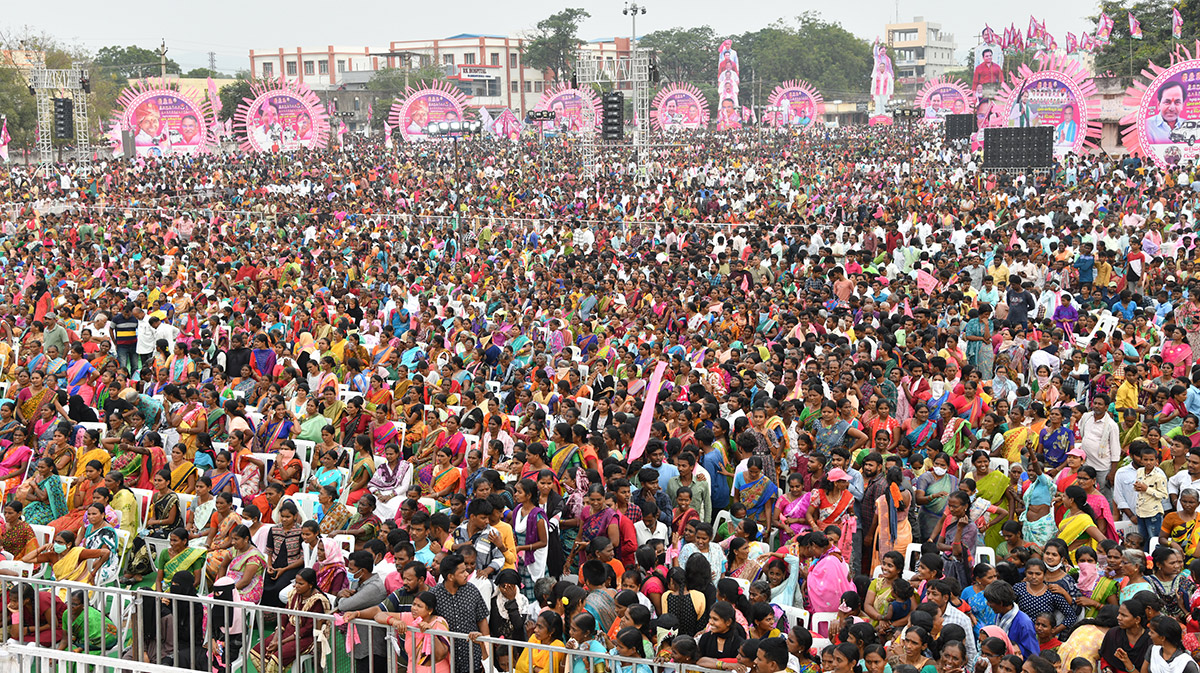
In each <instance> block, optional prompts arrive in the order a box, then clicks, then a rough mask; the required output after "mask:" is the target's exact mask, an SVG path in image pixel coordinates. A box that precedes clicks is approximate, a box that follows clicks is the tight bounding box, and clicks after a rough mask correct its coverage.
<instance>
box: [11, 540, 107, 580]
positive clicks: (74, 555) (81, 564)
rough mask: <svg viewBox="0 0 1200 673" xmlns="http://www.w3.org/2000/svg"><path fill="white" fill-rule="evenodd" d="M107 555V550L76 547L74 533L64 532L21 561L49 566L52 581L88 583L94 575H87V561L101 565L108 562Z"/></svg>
mask: <svg viewBox="0 0 1200 673" xmlns="http://www.w3.org/2000/svg"><path fill="white" fill-rule="evenodd" d="M109 555H110V554H109V552H108V550H107V549H86V548H84V547H80V546H77V545H76V544H75V533H73V532H71V531H69V530H65V531H63V532H61V533H59V534H58V535H56V536H54V541H53V542H51V543H50V544H45V545H42V546H41V547H38V548H37V549H36V550H34V551H32V552H30V553H28V554H26V555H25V556H23V557H22V558H21V561H23V562H25V563H49V564H51V568H52V570H53V572H54V579H55V580H57V581H59V582H90V581H91V580H92V579H94V575H93V576H89V575H88V565H87V562H88V560H89V559H96V563H97V564H102V563H103V562H104V561H106V560H108V557H109ZM85 578H86V579H85Z"/></svg>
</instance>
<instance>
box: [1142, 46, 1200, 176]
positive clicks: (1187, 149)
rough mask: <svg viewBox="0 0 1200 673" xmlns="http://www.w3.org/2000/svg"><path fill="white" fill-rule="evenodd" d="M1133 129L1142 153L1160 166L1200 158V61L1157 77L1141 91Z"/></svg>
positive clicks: (1192, 61) (1199, 159) (1176, 67)
mask: <svg viewBox="0 0 1200 673" xmlns="http://www.w3.org/2000/svg"><path fill="white" fill-rule="evenodd" d="M1127 102H1128V101H1127ZM1133 130H1134V133H1135V134H1136V136H1135V137H1136V139H1137V145H1138V146H1140V149H1141V154H1143V155H1147V156H1149V157H1151V158H1152V159H1153V160H1154V162H1155V163H1157V164H1158V165H1160V166H1174V165H1176V164H1184V163H1186V162H1188V161H1193V162H1197V161H1200V60H1187V61H1181V62H1179V63H1176V64H1175V65H1172V66H1171V67H1170V68H1166V69H1165V70H1162V71H1161V72H1159V73H1158V74H1157V76H1155V78H1154V79H1153V80H1152V81H1151V82H1150V84H1149V85H1147V86H1146V87H1145V90H1144V91H1143V92H1141V97H1140V99H1139V100H1138V105H1137V116H1136V118H1135V120H1134V127H1133Z"/></svg>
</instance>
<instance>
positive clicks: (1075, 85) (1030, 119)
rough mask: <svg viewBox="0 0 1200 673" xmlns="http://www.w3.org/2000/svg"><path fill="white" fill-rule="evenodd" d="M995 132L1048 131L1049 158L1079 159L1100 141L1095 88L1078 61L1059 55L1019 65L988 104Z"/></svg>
mask: <svg viewBox="0 0 1200 673" xmlns="http://www.w3.org/2000/svg"><path fill="white" fill-rule="evenodd" d="M992 105H993V106H998V109H995V110H993V111H991V112H990V113H989V114H990V115H993V116H994V115H999V118H998V119H996V120H995V121H996V122H998V123H996V124H994V125H995V126H1053V127H1054V156H1056V157H1061V156H1063V155H1065V154H1067V153H1072V152H1073V153H1075V154H1081V153H1083V151H1084V149H1085V148H1090V147H1095V146H1096V141H1098V140H1099V139H1100V128H1101V124H1100V99H1099V97H1098V96H1097V94H1096V84H1095V82H1093V81H1092V79H1091V77H1090V76H1089V75H1088V73H1087V70H1086V69H1084V67H1083V66H1081V65H1080V64H1079V62H1078V61H1076V60H1075V59H1072V58H1068V57H1067V56H1065V55H1059V56H1051V57H1049V58H1046V59H1043V60H1042V61H1041V66H1040V69H1038V70H1032V69H1030V67H1029V66H1027V65H1022V66H1021V67H1020V68H1018V69H1017V70H1016V71H1015V72H1013V73H1010V75H1009V76H1008V81H1006V82H1005V83H1004V85H1003V86H1001V87H1000V93H999V94H998V95H997V96H996V100H995V101H993V102H992Z"/></svg>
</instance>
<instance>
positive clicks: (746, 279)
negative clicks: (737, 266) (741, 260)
mask: <svg viewBox="0 0 1200 673" xmlns="http://www.w3.org/2000/svg"><path fill="white" fill-rule="evenodd" d="M749 290H750V274H745V275H744V276H742V292H748V291H749Z"/></svg>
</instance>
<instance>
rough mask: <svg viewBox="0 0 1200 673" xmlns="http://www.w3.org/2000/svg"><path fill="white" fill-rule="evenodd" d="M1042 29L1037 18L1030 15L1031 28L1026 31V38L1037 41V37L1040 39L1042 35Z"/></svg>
mask: <svg viewBox="0 0 1200 673" xmlns="http://www.w3.org/2000/svg"><path fill="white" fill-rule="evenodd" d="M1040 30H1041V26H1040V25H1039V24H1038V22H1037V19H1035V18H1033V16H1030V17H1029V30H1028V31H1027V33H1026V36H1025V39H1026V40H1028V41H1029V42H1034V41H1036V40H1037V39H1039V38H1040V37H1041V32H1040Z"/></svg>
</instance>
